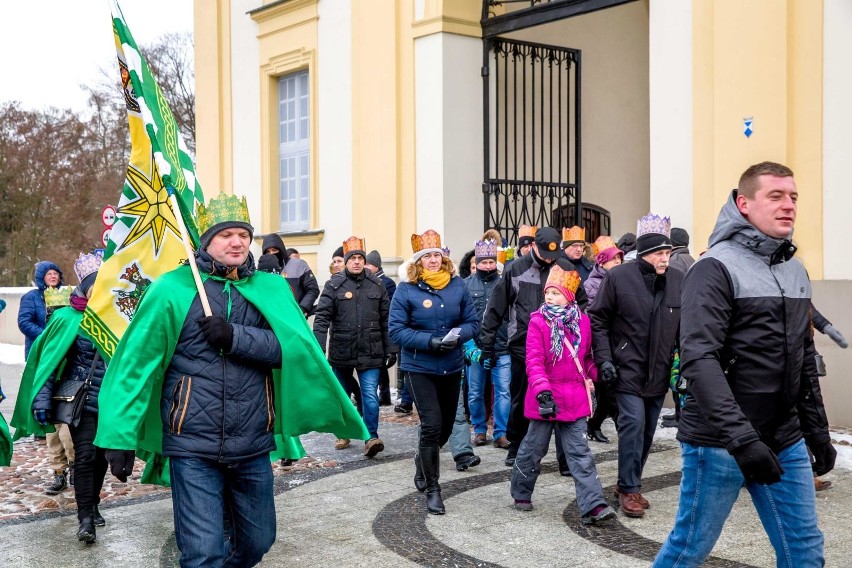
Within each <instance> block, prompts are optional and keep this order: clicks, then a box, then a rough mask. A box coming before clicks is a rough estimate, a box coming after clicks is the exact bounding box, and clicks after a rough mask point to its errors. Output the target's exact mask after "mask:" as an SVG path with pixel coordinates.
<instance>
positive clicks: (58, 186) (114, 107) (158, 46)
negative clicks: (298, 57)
mask: <svg viewBox="0 0 852 568" xmlns="http://www.w3.org/2000/svg"><path fill="white" fill-rule="evenodd" d="M140 49H141V51H142V52H143V54H144V55H145V57H146V59H147V60H148V63H149V65H150V67H151V72H152V73H153V74H154V76H155V78H156V79H157V82H158V83H159V84H160V87H161V89H162V90H163V93H164V95H165V97H166V100H168V101H169V104H170V106H171V109H172V113H173V114H174V116H175V120H176V121H177V123H178V126H179V128H180V131H181V134H182V135H183V137H184V140H185V141H186V144H187V146H188V148H189V149H190V150H191V151H192V152H193V153H194V152H195V97H194V81H195V77H194V71H193V59H192V58H193V49H192V36H191V35H190V34H168V35H165V36H163V37H162V38H161V39H160V40H159V41H158V42H157V43H155V44H154V45H152V46H150V47H142V48H140ZM102 75H103V78H102V79H101V81H99V82H98V83H96V84H94V85H88V86H84V88H85V89H86V90H87V91H88V93H89V103H88V106H89V108H88V109H87V111H86V112H82V113H75V112H73V111H71V110H60V109H55V108H50V109H46V110H34V111H31V110H24V109H23V108H22V107H21V105H20V104H19V103H14V102H13V103H5V104H0V200H2V201H0V203H2V207H0V231H2V234H3V235H4V236H5V237H6V243H5V246H4V247H0V284H2V285H6V286H26V285H28V284H29V283H30V281H31V280H32V274H33V264H34V263H35V262H36V261H39V260H51V261H53V262H55V263H56V264H58V265H59V266H60V268H62V269H63V272H64V273H65V274H66V275H67V276H69V275H70V274H71V267H72V263H73V261H74V259H76V258H77V254H78V253H79V252H81V251H84V252H85V251H90V250H92V249H93V248H98V247H100V246H102V244H101V233H102V231H103V229H104V227H103V226H102V224H101V220H100V219H101V217H100V213H101V209H102V208H103V206H104V205H106V204H109V203H111V204H116V203H117V200H118V198H119V194H120V192H121V187H122V185H123V184H124V178H125V172H126V170H127V162H128V156H129V150H130V141H129V131H128V128H127V111H126V109H125V106H124V105H125V103H124V96H123V92H122V89H121V86H120V82H119V74H118V68H117V66H116V67H115V68H114V69H112V70H109V71H107V70H102ZM67 280H69V281H73V278H70V277H69V278H67Z"/></svg>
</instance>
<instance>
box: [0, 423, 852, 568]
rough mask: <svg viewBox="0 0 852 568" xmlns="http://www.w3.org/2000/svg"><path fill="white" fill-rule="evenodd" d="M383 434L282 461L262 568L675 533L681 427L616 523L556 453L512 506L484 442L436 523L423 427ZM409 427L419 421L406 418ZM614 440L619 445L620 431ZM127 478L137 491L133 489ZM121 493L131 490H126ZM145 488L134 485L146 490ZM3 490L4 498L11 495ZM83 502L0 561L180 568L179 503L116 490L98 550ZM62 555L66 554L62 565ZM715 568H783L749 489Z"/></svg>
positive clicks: (619, 556) (412, 560) (563, 561)
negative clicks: (519, 505) (591, 513)
mask: <svg viewBox="0 0 852 568" xmlns="http://www.w3.org/2000/svg"><path fill="white" fill-rule="evenodd" d="M384 414H385V417H386V420H385V421H383V422H382V424H381V425H380V429H379V433H380V435H381V436H382V438H383V439H384V440H385V442H386V447H387V449H386V450H385V452H383V453H381V454H379V456H377V457H376V459H373V460H367V459H365V458H363V456H362V455H361V448H360V447H358V445H357V444H353V446H352V447H351V448H350V449H347V450H343V451H338V450H334V449H333V442H334V438H333V436H330V435H326V434H312V435H309V436H305V437H304V439H303V440H304V444H305V446H306V449H307V450H308V452H309V454H310V455H311V458H310V459H309V460H305V463H304V464H301V465H300V466H299V467H296V468H288V469H287V470H286V471H285V470H284V469H283V468H280V466H276V467H277V475H276V484H275V487H276V509H277V512H278V539H277V541H276V544H275V546H274V547H273V549H272V550H271V551H270V553H269V554H268V555H267V556H266V558H265V560H264V562H263V564H262V565H263V566H285V565H287V566H289V565H299V566H304V565H310V566H364V567H368V566H369V567H376V566H378V567H385V566H387V567H391V566H418V565H419V566H458V567H474V566H476V567H482V566H485V567H497V566H505V567H507V568H509V567H532V566H565V567H580V566H598V567H600V566H605V567H613V568H620V567H633V566H647V565H648V564H649V562H650V560H651V559H652V558H653V556H654V554H655V553H656V551H657V550H658V548H659V546H660V542H661V541H662V540H663V538H664V537H665V536H666V534H667V533H668V530H669V529H670V528H671V525H672V522H673V516H674V507H675V504H676V500H677V484H678V481H679V478H680V473H679V466H680V457H679V451H678V449H677V445H676V443H675V442H674V441H673V440H671V434H672V431H671V430H659V431H658V434H659V438H660V439H659V440H658V442H657V443H656V444H655V446H654V448H653V453H652V455H651V457H650V458H649V460H648V466H647V468H646V484H645V489H644V490H643V493H644V494H645V495H646V496H647V497H648V498H649V499H650V500H651V502H652V506H651V509H650V510H649V511H648V514H647V515H646V517H645V518H644V519H628V518H626V517H624V516H622V515H619V516H618V518H617V520H616V521H615V522H613V523H612V524H610V525H608V526H601V527H593V528H586V527H584V526H582V525H581V524H580V523H579V522H578V512H577V509H576V503H575V501H574V490H573V484H572V483H571V480H570V479H566V478H563V477H561V476H560V475H559V474H558V472H557V471H556V467H555V463H554V459H555V458H554V457H553V451H551V454H550V455H549V456H548V457H547V458H545V462H544V463H545V469H544V473H543V475H542V476H541V477H540V479H539V483H538V486H537V488H536V492H535V495H534V502H535V510H533V511H532V512H529V513H522V512H520V511H515V510H514V509H512V508H511V498H510V496H509V492H508V480H509V473H510V469H509V468H507V467H505V466H504V465H503V464H502V460H503V459H504V457H505V452H504V451H502V450H498V449H496V448H493V447H491V446H486V447H483V448H477V454H479V455H480V456H481V457H482V459H483V463H482V464H481V465H479V466H478V467H475V468H471V469H469V470H468V471H466V472H456V471H455V468H454V467H453V462H452V458H451V457H450V455H449V453H447V452H444V453H443V454H442V464H441V465H442V468H443V470H442V479H441V481H442V486H443V493H444V497H445V502H446V507H447V514H446V515H444V516H430V515H427V514H426V512H425V503H424V499H423V496H422V495H421V494H419V493H417V492H416V491H414V489H413V487H412V484H411V476H412V475H413V466H412V460H411V457H412V455H413V454H412V450H413V448H414V444H415V439H416V428H414V427H412V425H411V424H413V423H414V421H413V420H410V419H407V418H406V419H403V423H402V424H400V423H397V422H398V420H397V419H396V418H388V416H389V410H387V409H386V410H385V411H384ZM405 421H408V422H409V423H408V424H406V423H404V422H405ZM605 432H606V433H607V434H608V435H610V436H611V437H614V435H615V433H614V431H613V430H612V428H611V425H610V424H609V423H607V424H606V425H605ZM592 449H593V450H594V451H595V453H596V458H597V463H598V471H599V473H600V475H601V479H602V481H603V483H604V486H605V487H607V490H606V491H607V495H608V496H610V495H612V485H613V483H614V482H615V478H616V461H615V458H616V456H615V451H614V450H615V447H614V444H610V445H602V444H592ZM830 478H831V479H832V480H833V481H834V487H832V488H831V489H830V490H828V491H825V492H821V493H819V494H818V497H819V498H818V507H819V516H820V523H821V526H822V528H823V531H824V532H825V533H826V553H827V565H828V566H847V565H849V559H850V558H852V555H850V544H849V541H850V538H849V537H850V535H852V530H850V528H849V527H850V516H852V514H850V512H849V511H850V507H849V505H850V504H852V472H849V471H847V470H838V471H836V472H834V473H833V474H831V476H830ZM133 484H134V482H133V481H131V482H130V484H128V485H133ZM121 485H124V484H121ZM137 487H138V485H137ZM5 497H6V496H4V499H5ZM72 509H73V508H71V507H69V508H66V509H65V510H52V511H41V512H37V513H34V514H29V515H16V516H15V517H14V518H7V520H5V521H0V532H2V534H3V538H2V539H0V566H40V567H49V566H69V567H75V566H80V567H85V568H92V567H96V566H110V567H112V566H122V565H123V566H175V565H177V557H178V552H177V547H176V545H175V541H174V533H173V528H172V517H171V514H172V512H171V501H170V499H168V493H167V492H166V491H164V490H157V491H155V492H154V493H151V494H148V495H140V496H135V495H134V494H133V492H132V491H131V492H130V493H129V494H127V495H114V496H113V497H112V498H111V499H110V498H108V499H106V501H105V504H104V507H103V514H104V516H105V517H106V519H107V526H106V527H105V528H103V529H100V530H99V531H98V542H97V543H96V544H95V545H93V546H86V545H83V544H81V543H78V542H77V541H76V540H75V538H74V533H75V531H76V527H77V522H76V518H75V516H74V512H73V510H72ZM60 559H61V560H60ZM706 565H707V566H727V567H749V566H760V567H763V566H765V567H770V566H774V565H775V563H774V556H773V553H772V550H771V547H770V546H769V542H768V540H767V539H766V536H765V535H764V533H763V531H762V529H761V527H760V524H759V520H758V519H757V516H756V515H755V514H754V512H753V510H752V508H751V505H750V502H749V499H748V494H747V493H745V492H744V493H743V494H742V496H741V499H740V501H739V502H738V503H737V505H736V506H735V508H734V512H733V514H732V516H731V518H730V520H729V522H728V524H727V525H726V527H725V531H724V532H723V535H722V538H721V539H720V541H719V543H718V545H717V547H716V549H715V550H714V558H713V559H712V560H710V561H708V563H707V564H706Z"/></svg>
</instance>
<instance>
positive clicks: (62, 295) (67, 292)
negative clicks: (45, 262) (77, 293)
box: [44, 286, 71, 308]
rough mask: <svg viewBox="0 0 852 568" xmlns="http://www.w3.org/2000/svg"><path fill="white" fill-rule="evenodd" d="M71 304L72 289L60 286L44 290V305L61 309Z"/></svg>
mask: <svg viewBox="0 0 852 568" xmlns="http://www.w3.org/2000/svg"><path fill="white" fill-rule="evenodd" d="M70 303H71V287H70V286H59V287H58V288H51V287H50V286H48V287H47V288H46V289H45V290H44V305H45V306H47V307H48V308H59V307H62V306H67V305H69V304H70Z"/></svg>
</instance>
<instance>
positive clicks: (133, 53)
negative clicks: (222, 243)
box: [81, 2, 204, 359]
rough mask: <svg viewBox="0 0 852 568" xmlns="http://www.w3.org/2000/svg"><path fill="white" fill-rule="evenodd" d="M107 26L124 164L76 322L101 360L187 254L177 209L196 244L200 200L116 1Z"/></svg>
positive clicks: (191, 168)
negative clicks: (126, 143) (123, 126)
mask: <svg viewBox="0 0 852 568" xmlns="http://www.w3.org/2000/svg"><path fill="white" fill-rule="evenodd" d="M112 23H113V35H114V37H115V48H116V52H117V55H118V67H119V71H120V73H121V86H122V89H123V91H124V92H123V95H124V101H125V106H126V107H127V122H128V125H129V127H130V146H131V147H130V161H129V163H128V165H127V176H126V178H125V181H124V186H123V187H122V189H121V195H120V197H119V201H118V205H117V207H116V220H115V224H114V225H113V227H112V231H111V233H110V236H109V242H108V243H107V246H106V251H105V253H104V264H103V266H102V267H101V269H100V271H99V272H98V279H97V281H96V282H95V285H94V288H93V293H92V299H91V300H90V301H89V305H88V307H87V309H86V312H85V314H84V317H83V322H82V324H81V327H82V329H83V330H84V331H85V332H86V333H87V334H88V335H89V336H90V337H91V338H92V340H93V341H94V342H95V344H96V345H97V346H98V347H99V348H100V350H101V352H102V354H103V355H104V357H105V358H107V359H109V358H110V357H112V354H113V353H114V352H115V347H116V345H117V344H118V341H119V340H120V339H121V336H122V335H123V333H124V330H125V329H126V328H127V326H128V325H129V323H130V321H131V320H132V319H133V313H134V312H135V310H136V306H137V305H138V304H139V302H140V301H141V299H142V297H143V294H144V292H145V289H146V288H147V287H148V286H149V285H150V284H151V283H152V282H153V281H154V280H156V278H157V277H159V276H160V275H161V274H163V273H165V272H168V271H170V270H172V269H174V268H177V266H178V265H179V264H180V263H181V262H182V261H183V260H184V259H186V249H185V248H184V246H183V243H182V240H181V233H180V229H179V225H180V223H179V220H178V219H177V217H176V216H175V215H176V213H177V214H178V215H180V216H181V217H182V219H183V222H184V224H185V225H186V227H187V231H188V233H189V237H190V240H192V241H194V244H195V245H197V244H198V230H197V228H196V224H195V221H194V212H195V206H196V204H199V203H203V202H204V195H203V193H202V191H201V186H200V185H199V183H198V180H197V179H196V177H195V165H194V160H193V158H192V156H191V155H190V153H189V150H188V149H187V147H186V144H185V143H184V141H183V138H182V137H181V135H180V132H178V127H177V122H176V121H175V119H174V116H173V115H172V112H171V110H170V109H169V106H168V103H167V102H166V100H165V98H164V96H163V92H162V91H161V90H160V86H159V85H158V84H157V82H156V80H155V79H154V77H153V76H152V75H151V70H150V69H149V67H148V64H147V62H146V61H145V59H144V57H143V56H142V54H141V53H140V52H139V49H138V47H137V46H136V42H135V41H134V39H133V36H132V35H131V33H130V30H129V29H128V28H127V24H126V23H125V21H124V16H123V15H122V13H121V9H120V8H119V7H118V4H117V3H115V2H113V3H112ZM170 192H174V194H175V195H176V196H177V201H178V203H179V209H180V212H175V211H173V210H172V207H171V206H170V201H169V194H170Z"/></svg>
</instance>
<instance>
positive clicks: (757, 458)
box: [732, 440, 784, 485]
mask: <svg viewBox="0 0 852 568" xmlns="http://www.w3.org/2000/svg"><path fill="white" fill-rule="evenodd" d="M732 455H733V456H734V459H735V460H737V465H738V466H740V471H742V472H743V476H744V477H745V479H746V481H753V482H754V483H763V484H766V485H771V484H772V483H777V482H779V481H781V474H782V473H784V468H783V467H781V462H780V461H778V456H776V455H775V452H773V451H772V450H770V449H769V446H767V445H766V444H764V443H763V442H761V441H760V440H755V441H754V442H750V443H748V444H746V445H745V446H740V447H739V448H737V449H736V450H734V451H733V452H732Z"/></svg>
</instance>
